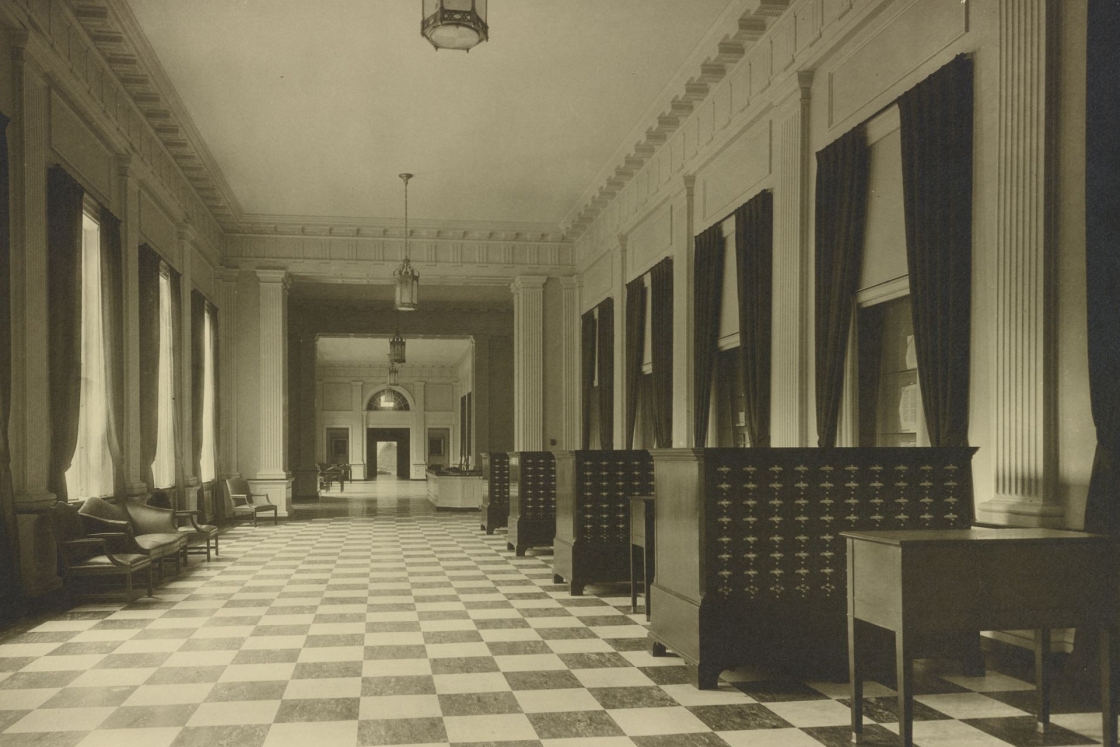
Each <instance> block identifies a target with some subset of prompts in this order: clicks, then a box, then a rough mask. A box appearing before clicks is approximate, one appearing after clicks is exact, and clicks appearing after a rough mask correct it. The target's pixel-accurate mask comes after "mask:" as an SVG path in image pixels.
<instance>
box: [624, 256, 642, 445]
mask: <svg viewBox="0 0 1120 747" xmlns="http://www.w3.org/2000/svg"><path fill="white" fill-rule="evenodd" d="M645 336H646V284H645V276H642V277H639V278H637V279H635V280H631V281H630V282H629V283H627V284H626V340H625V341H624V342H625V348H626V362H625V365H626V434H625V439H624V441H625V445H624V448H626V449H627V450H629V449H633V448H634V425H635V423H636V422H637V420H638V384H639V382H640V381H641V378H642V357H643V355H644V353H645Z"/></svg>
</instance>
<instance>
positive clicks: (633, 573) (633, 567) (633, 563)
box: [630, 544, 639, 615]
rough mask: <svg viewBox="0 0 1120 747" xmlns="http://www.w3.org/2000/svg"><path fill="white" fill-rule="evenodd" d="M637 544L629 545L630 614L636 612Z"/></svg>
mask: <svg viewBox="0 0 1120 747" xmlns="http://www.w3.org/2000/svg"><path fill="white" fill-rule="evenodd" d="M638 552H639V548H638V545H635V544H631V545H630V614H632V615H636V614H637V613H638V560H637V557H636V555H637V553H638Z"/></svg>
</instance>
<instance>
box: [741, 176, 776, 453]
mask: <svg viewBox="0 0 1120 747" xmlns="http://www.w3.org/2000/svg"><path fill="white" fill-rule="evenodd" d="M773 243H774V197H773V193H772V192H770V191H769V190H765V191H763V192H760V193H759V194H757V195H755V196H754V197H753V198H751V199H750V200H748V201H747V202H746V203H744V204H743V205H741V206H740V207H739V208H738V209H737V210H736V211H735V259H736V267H737V268H738V278H737V281H738V289H739V357H740V359H741V361H742V366H741V368H742V377H743V395H744V402H745V404H746V411H747V412H746V424H747V436H748V438H749V439H750V445H751V446H756V447H760V448H765V447H769V446H770V319H771V316H772V304H771V295H772V290H771V289H772V287H773V286H772V277H773V271H774V270H773V267H774V263H773V251H774V250H773Z"/></svg>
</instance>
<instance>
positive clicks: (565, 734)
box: [527, 711, 623, 739]
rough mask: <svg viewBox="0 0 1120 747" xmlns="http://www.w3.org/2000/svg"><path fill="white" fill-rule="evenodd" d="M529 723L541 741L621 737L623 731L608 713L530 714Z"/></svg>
mask: <svg viewBox="0 0 1120 747" xmlns="http://www.w3.org/2000/svg"><path fill="white" fill-rule="evenodd" d="M527 715H528V718H529V722H530V723H531V724H532V725H533V728H534V729H536V730H537V736H538V737H540V738H541V739H581V738H583V739H585V738H588V737H620V736H623V731H622V729H620V728H619V726H618V724H616V723H615V721H614V719H613V718H611V717H610V714H609V713H607V712H606V711H568V712H560V713H530V714H527Z"/></svg>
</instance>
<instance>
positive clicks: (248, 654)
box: [231, 648, 300, 664]
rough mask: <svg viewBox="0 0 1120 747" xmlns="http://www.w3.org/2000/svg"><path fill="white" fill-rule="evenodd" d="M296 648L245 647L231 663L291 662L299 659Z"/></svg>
mask: <svg viewBox="0 0 1120 747" xmlns="http://www.w3.org/2000/svg"><path fill="white" fill-rule="evenodd" d="M299 653H300V649H298V648H246V649H242V650H241V651H238V652H237V655H236V656H234V657H233V661H232V662H231V663H232V664H292V663H295V662H297V661H299Z"/></svg>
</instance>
